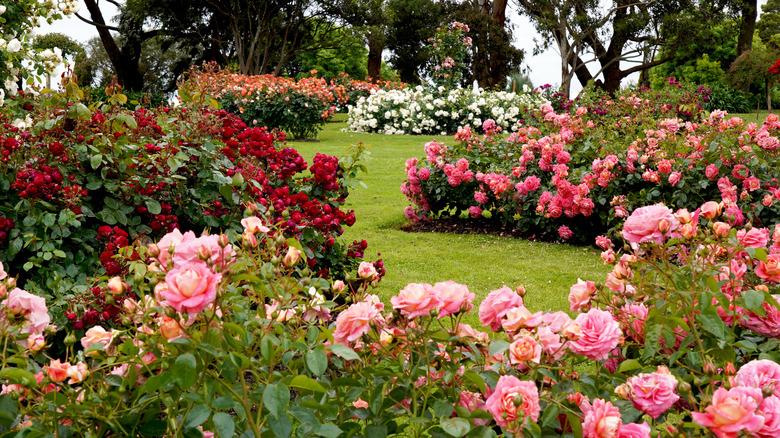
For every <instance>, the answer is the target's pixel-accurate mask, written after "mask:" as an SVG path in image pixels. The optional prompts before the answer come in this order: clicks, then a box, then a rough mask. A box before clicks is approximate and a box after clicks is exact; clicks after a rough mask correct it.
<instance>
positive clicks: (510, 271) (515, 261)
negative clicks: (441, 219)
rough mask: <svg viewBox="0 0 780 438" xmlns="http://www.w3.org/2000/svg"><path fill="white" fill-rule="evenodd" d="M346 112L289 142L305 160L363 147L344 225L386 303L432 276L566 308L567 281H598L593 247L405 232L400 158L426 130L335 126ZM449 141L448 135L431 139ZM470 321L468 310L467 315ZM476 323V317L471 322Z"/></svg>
mask: <svg viewBox="0 0 780 438" xmlns="http://www.w3.org/2000/svg"><path fill="white" fill-rule="evenodd" d="M345 119H346V115H344V114H339V115H337V118H336V120H337V122H333V123H328V124H326V126H325V129H324V130H323V131H322V132H321V133H320V136H319V141H291V142H290V144H291V145H293V146H294V147H295V148H296V149H297V150H298V151H299V152H300V153H301V154H302V155H303V157H304V158H305V159H306V160H307V162H309V163H311V159H312V158H313V157H314V155H315V154H316V153H317V152H321V153H325V154H329V155H336V156H343V155H344V151H345V148H346V147H348V146H349V145H351V144H355V143H357V142H363V143H365V144H367V145H368V146H369V147H370V149H369V150H370V152H371V158H372V159H371V162H370V163H369V164H368V173H367V174H364V175H363V181H364V182H365V184H366V186H367V187H368V188H362V187H361V188H359V189H357V190H352V191H351V193H350V195H349V198H347V207H348V208H351V209H354V210H355V215H356V216H357V221H356V222H355V225H354V226H353V227H351V228H349V227H348V228H347V229H346V230H345V233H344V237H345V238H346V239H347V240H348V241H352V240H355V239H365V240H366V241H367V242H368V249H367V250H366V254H365V258H366V260H374V259H376V258H377V257H376V254H377V253H381V256H380V257H381V258H382V259H383V260H384V262H385V268H386V269H387V276H386V277H385V279H384V280H383V281H382V283H381V285H380V286H379V288H378V293H379V295H380V297H381V298H382V299H383V301H385V302H389V299H390V297H391V296H392V295H394V294H396V293H397V292H398V291H399V290H400V289H402V288H403V287H405V286H406V285H407V284H408V283H431V284H433V283H435V282H439V281H446V280H452V281H455V282H458V283H461V284H466V285H467V286H468V287H469V289H470V290H471V291H472V292H474V293H475V294H476V295H477V300H476V302H479V301H481V299H482V298H484V297H485V296H486V295H487V294H488V293H489V292H490V291H491V290H494V289H498V288H500V287H501V286H502V285H504V284H506V285H507V286H509V287H511V288H515V287H517V286H518V285H520V284H523V285H525V287H526V290H527V291H528V295H527V296H526V303H527V305H528V307H529V308H530V309H531V310H534V311H535V310H548V309H552V310H568V308H569V304H568V300H567V296H568V293H569V288H570V287H571V285H572V284H574V283H576V282H577V278H582V279H583V280H585V279H587V280H594V281H603V280H604V278H605V275H606V273H607V272H609V269H608V268H607V267H606V266H604V264H603V263H602V261H601V258H600V257H599V255H598V252H597V250H596V249H595V248H584V247H574V246H569V245H558V244H554V243H553V244H551V243H539V242H531V241H527V240H520V239H515V238H512V237H500V236H491V235H466V234H447V233H407V232H404V231H402V230H400V226H401V225H402V224H404V223H405V222H406V220H407V219H406V217H405V216H404V214H403V209H404V208H405V207H406V206H407V205H408V203H407V201H406V198H405V197H404V195H403V194H402V193H401V191H400V189H399V187H400V185H401V183H402V182H403V181H404V180H405V176H406V175H405V172H404V169H405V167H404V163H405V162H406V160H407V159H408V158H411V157H414V156H416V157H418V158H419V157H424V155H425V153H424V151H423V145H424V144H425V142H427V141H430V139H431V137H427V136H411V135H402V136H390V135H381V134H357V133H353V132H343V131H342V129H344V128H345V127H346V123H344V120H345ZM438 139H439V140H443V141H444V142H445V143H447V142H449V143H452V142H453V139H452V137H447V138H441V137H439V138H438ZM468 322H470V323H472V324H475V323H477V317H476V312H473V314H472V315H471V317H470V319H469V321H468ZM477 325H478V324H477Z"/></svg>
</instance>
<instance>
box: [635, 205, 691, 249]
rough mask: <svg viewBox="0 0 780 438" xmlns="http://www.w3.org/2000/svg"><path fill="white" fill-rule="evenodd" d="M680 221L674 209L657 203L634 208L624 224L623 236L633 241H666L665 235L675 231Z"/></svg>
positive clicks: (659, 242)
mask: <svg viewBox="0 0 780 438" xmlns="http://www.w3.org/2000/svg"><path fill="white" fill-rule="evenodd" d="M679 226H680V223H679V222H678V221H677V218H676V217H675V216H674V213H673V212H672V210H671V209H670V208H669V207H667V206H665V205H663V204H655V205H649V206H647V207H641V208H637V209H636V210H634V212H633V213H631V216H629V217H628V219H626V223H625V224H624V225H623V238H625V239H626V240H627V241H629V242H631V243H642V242H655V243H656V244H658V245H660V244H662V243H663V242H664V235H665V234H667V233H669V232H670V231H674V230H675V229H677V227H679Z"/></svg>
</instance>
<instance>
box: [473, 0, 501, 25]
mask: <svg viewBox="0 0 780 438" xmlns="http://www.w3.org/2000/svg"><path fill="white" fill-rule="evenodd" d="M508 3H509V2H508V0H493V13H492V15H493V19H494V20H496V23H498V25H499V26H501V27H502V28H503V27H504V26H505V25H506V6H507V4H508ZM467 24H468V23H467Z"/></svg>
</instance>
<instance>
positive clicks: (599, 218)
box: [401, 100, 780, 242]
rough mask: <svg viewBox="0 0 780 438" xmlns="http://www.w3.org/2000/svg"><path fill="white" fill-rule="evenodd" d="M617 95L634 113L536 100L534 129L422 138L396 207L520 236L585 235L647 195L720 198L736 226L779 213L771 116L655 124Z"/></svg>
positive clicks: (678, 202)
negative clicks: (571, 109) (446, 139)
mask: <svg viewBox="0 0 780 438" xmlns="http://www.w3.org/2000/svg"><path fill="white" fill-rule="evenodd" d="M626 102H627V100H623V101H620V103H615V104H614V105H615V108H616V109H617V108H623V105H625V104H628V105H636V106H637V107H638V108H639V109H638V111H637V114H636V116H635V117H619V118H618V117H614V116H615V115H616V114H612V116H613V117H606V118H602V117H594V118H591V116H590V115H589V113H588V110H587V109H586V108H584V107H581V108H579V109H578V110H577V111H576V112H575V114H574V115H570V114H565V113H564V114H558V113H555V112H554V111H553V110H552V107H550V106H549V105H545V106H543V107H542V109H541V111H540V112H539V113H537V117H536V118H537V121H536V122H535V124H536V127H534V126H520V128H519V129H518V130H517V132H514V133H512V134H511V135H509V136H508V137H504V136H502V134H501V130H500V128H496V127H495V125H493V124H490V126H487V127H484V129H485V132H486V134H485V135H483V136H478V135H476V134H474V133H473V132H472V131H471V130H470V129H468V128H466V129H462V130H460V131H459V132H458V134H457V135H456V136H455V139H456V141H457V142H458V143H457V144H455V145H445V144H442V143H439V142H436V141H432V142H430V143H428V144H426V146H425V151H426V159H425V160H424V161H421V160H418V159H417V158H413V159H410V160H408V161H407V165H406V174H407V180H406V182H405V183H404V184H403V185H402V186H401V190H402V192H403V193H404V194H405V195H406V196H407V199H409V201H411V203H412V204H413V206H410V207H407V212H406V213H407V216H408V217H410V218H411V219H412V220H427V219H430V218H436V217H441V216H445V215H449V214H454V215H460V214H466V213H468V214H469V215H471V216H473V217H480V216H483V215H484V216H489V217H490V218H491V220H493V221H497V222H499V223H500V224H502V225H505V226H511V227H514V228H516V229H518V230H520V231H522V232H523V233H525V234H527V235H529V236H530V235H536V236H546V237H548V238H562V239H570V240H572V241H579V242H585V241H589V240H590V239H592V238H594V237H595V236H596V235H598V234H604V233H606V232H607V231H609V230H610V229H614V228H615V227H616V226H617V225H618V224H619V223H620V222H621V221H622V220H623V218H625V217H626V215H627V212H628V211H630V210H632V209H634V208H636V207H640V206H644V205H649V204H653V203H656V202H663V203H665V204H666V205H670V206H675V207H684V208H688V209H691V210H693V209H695V208H696V206H698V205H699V204H700V203H701V202H703V201H704V200H706V199H722V200H724V201H728V202H729V203H730V204H729V207H728V208H730V209H731V210H733V211H732V213H733V218H732V222H734V223H737V224H742V223H745V222H746V221H748V222H753V223H755V224H762V223H768V222H771V221H772V220H773V219H774V218H775V217H776V216H777V214H778V213H780V210H778V203H777V200H778V199H780V190H779V189H780V186H779V185H778V178H780V170H778V169H780V166H778V147H779V146H780V140H778V135H779V134H780V130H779V128H780V122H778V118H777V116H775V115H770V116H769V117H767V119H766V121H765V122H764V123H762V124H761V125H756V124H755V123H745V122H743V121H742V120H741V119H738V118H731V119H728V118H727V117H726V114H725V113H724V112H722V111H714V112H713V113H712V114H711V115H710V116H709V117H707V118H705V119H702V120H700V121H699V122H682V121H681V120H680V119H676V118H668V119H662V120H658V121H655V120H653V119H652V118H650V117H649V113H643V111H642V110H641V108H644V105H645V103H644V101H642V100H636V101H635V102H634V103H626ZM648 105H649V104H648ZM617 114H622V109H621V110H620V111H618V112H617ZM643 114H644V115H645V116H643ZM485 124H486V125H488V124H489V121H488V122H486V123H485ZM731 205H733V207H731ZM743 212H744V215H743Z"/></svg>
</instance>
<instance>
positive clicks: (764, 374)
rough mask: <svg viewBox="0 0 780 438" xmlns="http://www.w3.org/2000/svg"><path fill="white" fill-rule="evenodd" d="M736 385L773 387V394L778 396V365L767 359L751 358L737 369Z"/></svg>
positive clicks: (779, 374) (779, 380) (779, 383)
mask: <svg viewBox="0 0 780 438" xmlns="http://www.w3.org/2000/svg"><path fill="white" fill-rule="evenodd" d="M737 385H738V386H747V387H750V388H758V389H761V390H763V389H764V388H767V389H769V388H774V395H776V396H778V397H780V365H778V364H777V363H776V362H774V361H771V360H768V359H761V360H752V361H750V362H748V363H746V364H745V365H743V366H742V368H740V369H739V371H737Z"/></svg>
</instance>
